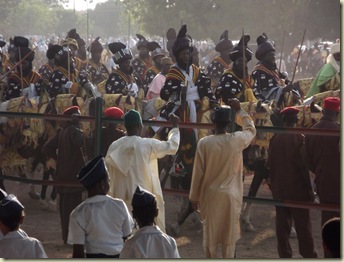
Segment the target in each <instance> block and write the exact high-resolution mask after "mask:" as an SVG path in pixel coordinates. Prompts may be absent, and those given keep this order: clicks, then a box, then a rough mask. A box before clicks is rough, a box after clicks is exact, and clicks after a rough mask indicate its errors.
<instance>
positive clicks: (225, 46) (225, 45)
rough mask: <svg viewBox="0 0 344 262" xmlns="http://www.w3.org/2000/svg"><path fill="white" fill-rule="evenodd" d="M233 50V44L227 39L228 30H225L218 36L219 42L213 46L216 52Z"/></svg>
mask: <svg viewBox="0 0 344 262" xmlns="http://www.w3.org/2000/svg"><path fill="white" fill-rule="evenodd" d="M232 48H233V43H232V41H231V40H229V39H228V30H225V31H224V32H223V33H222V35H221V36H220V42H218V43H217V45H216V46H215V51H216V52H222V51H226V50H228V51H230V50H231V49H232Z"/></svg>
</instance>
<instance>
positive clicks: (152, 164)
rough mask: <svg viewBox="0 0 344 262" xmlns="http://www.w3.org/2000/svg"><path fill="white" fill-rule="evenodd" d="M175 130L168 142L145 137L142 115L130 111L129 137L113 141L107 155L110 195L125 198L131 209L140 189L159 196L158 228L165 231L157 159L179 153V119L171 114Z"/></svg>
mask: <svg viewBox="0 0 344 262" xmlns="http://www.w3.org/2000/svg"><path fill="white" fill-rule="evenodd" d="M170 117H171V121H172V124H173V128H172V129H171V131H170V132H169V134H168V140H167V141H159V140H157V139H154V138H142V137H140V133H141V130H142V120H141V116H140V114H139V113H138V112H137V111H135V110H130V111H129V112H127V113H126V114H125V116H124V125H125V127H126V129H127V136H125V137H122V138H120V139H118V140H116V141H114V142H113V143H112V144H111V145H110V147H109V149H108V152H107V154H106V157H105V161H106V166H107V168H108V171H109V174H110V195H111V196H113V197H115V198H120V199H122V200H123V201H124V202H125V203H126V204H127V207H128V209H129V210H131V209H132V207H131V200H132V197H133V194H134V192H135V189H136V187H137V186H141V187H143V188H145V189H146V190H148V191H150V192H151V193H152V194H154V195H155V196H156V200H157V202H158V208H159V215H158V217H157V221H156V224H157V226H158V227H159V228H160V229H161V230H162V231H164V232H165V206H164V199H163V194H162V190H161V186H160V180H159V172H158V161H157V160H158V158H162V157H164V156H166V155H174V154H176V152H177V150H178V147H179V141H180V135H179V129H178V128H177V127H178V121H179V118H178V117H177V116H175V115H173V114H171V116H170Z"/></svg>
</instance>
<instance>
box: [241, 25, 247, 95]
mask: <svg viewBox="0 0 344 262" xmlns="http://www.w3.org/2000/svg"><path fill="white" fill-rule="evenodd" d="M244 35H245V33H244V28H243V29H242V58H243V61H242V67H243V70H242V72H243V82H244V90H245V79H246V68H245V60H246V54H245V40H244V38H245V36H244Z"/></svg>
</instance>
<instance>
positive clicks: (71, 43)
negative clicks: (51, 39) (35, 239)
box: [61, 38, 79, 50]
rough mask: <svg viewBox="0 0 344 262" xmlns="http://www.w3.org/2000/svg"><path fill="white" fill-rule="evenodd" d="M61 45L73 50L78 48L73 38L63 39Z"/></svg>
mask: <svg viewBox="0 0 344 262" xmlns="http://www.w3.org/2000/svg"><path fill="white" fill-rule="evenodd" d="M61 46H67V47H69V48H73V49H74V50H78V49H79V45H78V42H77V41H76V40H75V39H74V38H67V39H63V40H62V41H61Z"/></svg>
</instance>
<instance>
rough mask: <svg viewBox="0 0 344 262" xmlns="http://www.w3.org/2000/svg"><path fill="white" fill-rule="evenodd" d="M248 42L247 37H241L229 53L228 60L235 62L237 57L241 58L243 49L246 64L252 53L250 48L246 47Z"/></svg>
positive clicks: (248, 38) (248, 37)
mask: <svg viewBox="0 0 344 262" xmlns="http://www.w3.org/2000/svg"><path fill="white" fill-rule="evenodd" d="M249 41H250V36H249V35H243V36H242V37H241V39H240V41H239V43H238V44H237V45H236V46H235V47H234V48H233V49H232V51H230V52H229V58H230V59H231V60H232V61H235V60H237V59H238V58H239V57H244V56H243V51H244V49H245V57H246V59H247V62H248V61H250V60H251V59H252V51H251V49H250V48H248V47H247V44H248V42H249Z"/></svg>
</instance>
